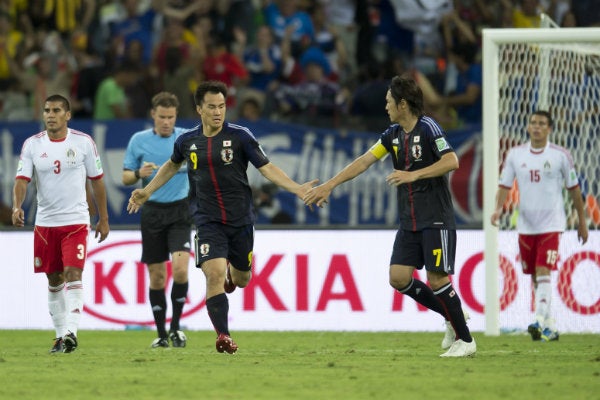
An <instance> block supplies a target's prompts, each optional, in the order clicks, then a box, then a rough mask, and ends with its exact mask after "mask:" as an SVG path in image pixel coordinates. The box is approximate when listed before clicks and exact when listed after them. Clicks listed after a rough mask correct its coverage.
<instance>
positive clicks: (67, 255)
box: [61, 225, 89, 353]
mask: <svg viewBox="0 0 600 400" xmlns="http://www.w3.org/2000/svg"><path fill="white" fill-rule="evenodd" d="M62 228H63V234H62V235H63V239H62V241H61V251H62V259H63V264H64V266H65V267H64V277H65V286H66V287H65V290H66V291H65V302H66V311H67V314H66V320H65V324H66V326H65V328H66V334H65V335H64V336H63V342H64V347H65V348H64V350H63V352H65V353H70V352H72V351H74V350H75V349H76V348H77V346H78V340H77V333H78V330H79V321H80V320H81V314H82V313H83V301H84V292H83V280H82V276H83V268H84V266H85V257H86V254H87V238H88V234H89V227H88V226H87V225H70V226H65V227H62Z"/></svg>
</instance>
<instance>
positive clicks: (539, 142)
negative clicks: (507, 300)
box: [491, 111, 588, 341]
mask: <svg viewBox="0 0 600 400" xmlns="http://www.w3.org/2000/svg"><path fill="white" fill-rule="evenodd" d="M552 126H553V121H552V116H551V115H550V113H549V112H547V111H535V112H534V113H533V114H532V115H531V116H530V118H529V124H528V126H527V133H528V134H529V139H530V140H529V142H527V143H525V144H522V145H520V146H517V147H514V148H512V149H511V150H510V151H509V152H508V155H507V156H506V160H505V162H504V166H503V168H502V173H501V176H500V184H499V188H498V192H497V194H496V209H495V210H496V211H494V213H493V214H492V217H491V222H492V224H493V225H495V226H497V225H498V220H499V218H500V216H501V214H502V208H503V205H504V203H505V201H506V198H507V196H508V193H509V190H510V189H511V187H512V185H513V182H514V180H515V179H516V180H517V185H518V189H519V197H520V201H519V215H518V219H517V229H518V232H519V251H520V253H521V264H522V267H523V273H525V274H528V275H531V278H532V283H533V286H534V288H535V322H534V323H532V324H531V325H529V327H528V328H527V330H528V332H529V334H530V335H531V338H532V339H533V340H542V341H552V340H558V337H559V335H558V331H557V330H556V327H555V325H554V320H553V319H552V318H551V308H550V300H551V294H552V286H551V277H550V272H551V271H553V270H556V269H557V267H556V262H557V259H558V245H559V240H560V235H561V233H562V232H563V231H564V229H565V226H566V215H565V206H564V204H565V203H564V199H563V188H564V187H565V186H566V188H567V190H568V192H569V195H570V196H571V199H572V201H573V206H574V207H575V210H576V211H577V217H578V220H579V221H578V222H579V224H578V227H577V236H578V238H579V240H580V241H581V242H582V243H585V242H586V241H587V238H588V228H587V225H586V219H585V212H584V208H583V199H582V196H581V189H580V187H579V181H578V178H577V172H576V171H575V167H574V165H573V159H572V158H571V155H570V154H569V152H568V150H566V149H564V148H563V147H560V146H557V145H555V144H554V143H551V142H550V141H549V140H548V136H549V135H550V133H551V132H552Z"/></svg>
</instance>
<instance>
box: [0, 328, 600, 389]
mask: <svg viewBox="0 0 600 400" xmlns="http://www.w3.org/2000/svg"><path fill="white" fill-rule="evenodd" d="M186 334H187V336H188V345H187V347H186V348H169V349H151V348H150V347H149V345H150V342H151V341H152V340H153V339H154V333H153V332H151V331H85V330H84V331H80V332H79V341H80V346H79V348H78V349H77V350H76V351H75V352H73V353H71V354H52V355H51V354H48V349H49V348H50V347H51V344H52V336H53V332H50V331H26V330H10V331H9V330H0V340H1V341H0V342H1V343H2V344H1V345H0V398H1V399H11V400H12V399H20V400H21V399H35V400H42V399H43V400H46V399H61V400H66V399H128V400H137V399H178V400H179V399H180V400H187V399H261V400H262V399H334V400H350V399H410V400H412V399H436V398H438V399H444V400H451V399H467V400H478V399H485V400H488V399H511V400H512V399H544V400H552V399H569V400H570V399H577V400H584V399H590V400H592V399H599V398H600V335H592V334H585V335H584V334H578V335H574V334H571V335H568V334H565V335H562V336H561V337H560V341H558V342H551V343H541V342H533V341H531V339H530V338H529V336H526V335H501V336H497V337H488V336H485V335H484V334H482V333H477V332H476V333H474V337H475V339H476V341H477V346H478V350H477V354H476V356H475V357H471V358H465V359H443V358H440V357H439V355H440V354H441V353H442V352H443V351H442V350H441V349H440V342H441V339H442V336H443V333H440V332H438V333H415V332H410V333H408V332H378V333H364V332H248V331H240V332H235V331H234V332H233V337H234V339H235V340H236V342H237V343H238V345H239V346H240V350H239V351H238V353H237V354H235V355H228V354H220V353H217V352H216V350H215V347H214V343H215V334H214V333H213V332H207V331H188V332H186Z"/></svg>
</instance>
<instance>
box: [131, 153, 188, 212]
mask: <svg viewBox="0 0 600 400" xmlns="http://www.w3.org/2000/svg"><path fill="white" fill-rule="evenodd" d="M179 168H181V164H175V163H174V162H173V161H171V160H167V161H166V162H165V163H164V164H163V165H162V166H161V167H160V168H159V169H158V172H157V173H156V176H154V178H152V180H151V181H150V183H148V185H146V187H144V188H143V189H135V190H134V191H133V192H132V193H131V197H130V198H129V203H128V204H127V211H128V212H129V214H132V213H136V212H138V211H139V209H140V207H141V206H142V205H143V204H144V203H145V202H146V200H148V199H149V198H150V196H151V195H152V193H154V192H156V191H157V190H158V189H160V188H161V187H162V186H163V185H164V184H165V183H167V182H168V181H169V179H171V178H172V177H173V176H174V175H175V174H176V173H177V171H179Z"/></svg>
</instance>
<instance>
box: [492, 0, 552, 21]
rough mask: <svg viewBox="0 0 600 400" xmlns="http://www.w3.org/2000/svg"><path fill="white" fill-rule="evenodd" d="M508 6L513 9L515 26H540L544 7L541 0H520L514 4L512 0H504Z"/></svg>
mask: <svg viewBox="0 0 600 400" xmlns="http://www.w3.org/2000/svg"><path fill="white" fill-rule="evenodd" d="M502 2H503V4H505V7H506V8H511V9H512V12H511V13H512V26H513V28H539V27H540V24H541V16H540V14H541V13H542V12H543V9H542V8H541V6H540V2H539V0H518V5H513V3H512V1H511V0H502Z"/></svg>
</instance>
